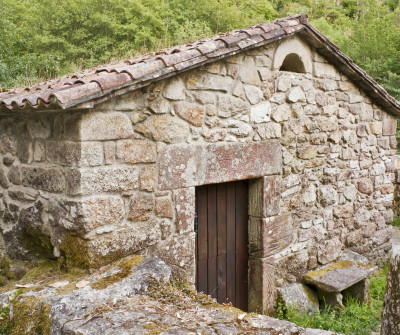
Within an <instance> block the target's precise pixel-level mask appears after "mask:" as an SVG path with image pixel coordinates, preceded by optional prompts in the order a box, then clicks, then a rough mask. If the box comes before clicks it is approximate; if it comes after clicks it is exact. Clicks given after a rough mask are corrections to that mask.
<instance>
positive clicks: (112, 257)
mask: <svg viewBox="0 0 400 335" xmlns="http://www.w3.org/2000/svg"><path fill="white" fill-rule="evenodd" d="M89 243H90V241H89V240H85V239H83V238H82V237H80V236H78V235H76V234H67V235H65V236H64V238H63V239H62V242H61V247H60V249H61V251H62V252H63V253H64V255H65V261H66V265H67V268H68V272H69V271H70V269H71V268H81V269H96V268H99V267H101V266H103V265H107V264H110V263H112V262H114V261H116V260H118V259H121V258H123V257H125V256H127V255H126V254H124V253H123V252H122V251H121V250H116V251H114V252H111V253H109V254H107V255H101V254H99V253H97V252H93V251H92V250H90V246H89Z"/></svg>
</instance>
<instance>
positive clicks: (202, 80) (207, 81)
mask: <svg viewBox="0 0 400 335" xmlns="http://www.w3.org/2000/svg"><path fill="white" fill-rule="evenodd" d="M232 83H233V79H232V78H231V77H229V76H220V75H216V74H211V73H205V72H198V71H196V72H192V73H190V74H189V75H188V76H187V78H186V87H187V89H189V90H215V91H224V92H228V91H230V89H231V87H232Z"/></svg>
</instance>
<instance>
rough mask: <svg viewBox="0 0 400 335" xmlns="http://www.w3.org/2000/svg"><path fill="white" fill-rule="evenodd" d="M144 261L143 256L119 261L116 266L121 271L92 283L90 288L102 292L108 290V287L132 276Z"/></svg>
mask: <svg viewBox="0 0 400 335" xmlns="http://www.w3.org/2000/svg"><path fill="white" fill-rule="evenodd" d="M142 261H143V257H142V256H137V255H134V256H130V257H126V258H124V259H122V260H121V261H119V262H118V263H117V264H116V266H117V267H119V269H120V270H119V271H118V272H116V273H114V274H112V275H109V276H106V277H103V278H101V279H99V280H98V281H96V282H95V283H92V284H91V285H90V286H91V287H92V288H94V289H96V290H102V289H105V288H107V287H108V286H110V285H111V284H114V283H116V282H119V281H120V280H122V279H124V278H126V277H128V276H129V275H130V274H132V272H133V271H132V269H133V268H134V267H135V266H136V265H138V264H140V263H141V262H142Z"/></svg>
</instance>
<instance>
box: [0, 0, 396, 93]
mask: <svg viewBox="0 0 400 335" xmlns="http://www.w3.org/2000/svg"><path fill="white" fill-rule="evenodd" d="M296 13H307V14H308V15H309V20H310V21H311V23H312V24H314V25H315V26H316V27H317V28H318V29H319V30H320V31H321V32H322V33H324V34H325V35H327V36H328V37H329V38H330V39H332V40H333V41H334V42H335V43H336V44H338V45H339V46H340V47H341V49H342V50H343V51H344V52H345V53H346V54H348V55H349V56H350V57H351V58H353V59H354V60H355V62H356V63H357V64H358V65H360V66H361V67H362V68H363V69H365V70H366V71H367V72H368V73H369V74H370V75H372V76H373V77H374V78H375V79H376V80H377V81H378V82H379V83H381V84H382V85H383V86H384V87H385V88H386V89H387V90H388V91H389V92H390V93H391V94H393V95H395V96H396V97H397V98H399V97H400V54H399V52H400V10H399V3H398V0H384V1H383V2H381V1H374V0H342V1H340V0H336V1H335V0H295V1H290V0H271V1H268V0H218V1H216V0H202V1H197V0H0V88H10V87H13V86H21V85H29V84H32V83H35V82H38V81H43V80H45V79H48V78H53V77H56V76H60V75H63V74H66V73H69V72H74V71H78V70H80V69H83V68H88V67H92V66H96V65H98V64H101V63H107V62H110V61H113V60H116V59H120V58H127V57H131V56H134V55H136V54H138V53H144V52H148V51H152V50H156V49H160V48H165V47H169V46H172V45H176V44H181V43H185V42H188V41H192V40H196V39H199V38H202V37H205V36H212V35H214V34H217V33H221V32H225V31H230V30H233V29H236V28H242V27H247V26H250V25H252V24H255V23H261V22H267V21H270V20H273V19H275V18H278V17H283V16H287V15H292V14H296Z"/></svg>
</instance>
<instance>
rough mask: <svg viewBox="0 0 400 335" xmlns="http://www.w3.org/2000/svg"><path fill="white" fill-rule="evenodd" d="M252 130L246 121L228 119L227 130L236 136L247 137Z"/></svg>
mask: <svg viewBox="0 0 400 335" xmlns="http://www.w3.org/2000/svg"><path fill="white" fill-rule="evenodd" d="M252 131H253V127H252V126H250V125H249V124H248V123H246V122H243V121H239V120H228V132H229V133H230V134H232V135H235V136H237V137H247V136H249V135H250V134H251V132H252Z"/></svg>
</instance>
